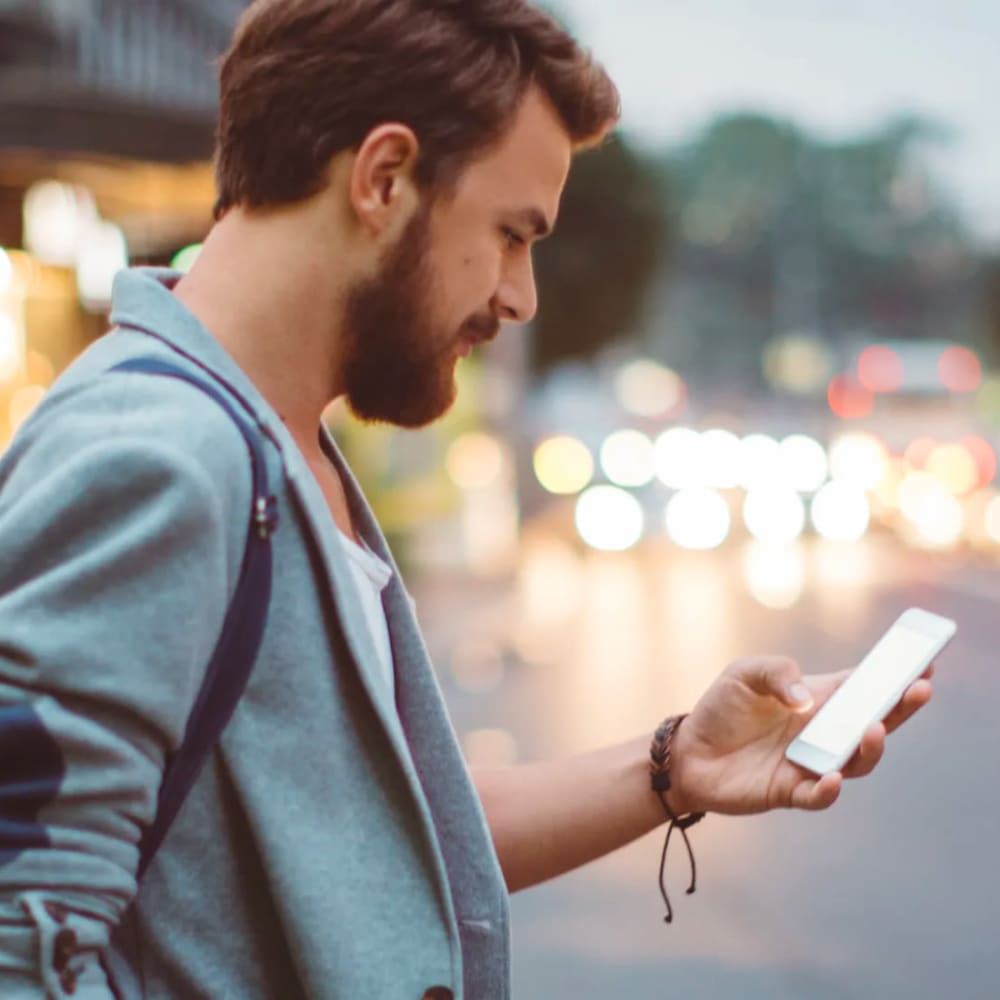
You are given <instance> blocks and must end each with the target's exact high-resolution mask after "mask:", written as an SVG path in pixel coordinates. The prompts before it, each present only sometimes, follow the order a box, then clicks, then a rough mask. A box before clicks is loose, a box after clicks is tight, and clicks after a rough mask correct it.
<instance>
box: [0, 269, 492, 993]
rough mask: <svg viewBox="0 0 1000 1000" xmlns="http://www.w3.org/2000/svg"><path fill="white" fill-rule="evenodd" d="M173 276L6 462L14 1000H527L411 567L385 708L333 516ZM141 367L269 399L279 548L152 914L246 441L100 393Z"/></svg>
mask: <svg viewBox="0 0 1000 1000" xmlns="http://www.w3.org/2000/svg"><path fill="white" fill-rule="evenodd" d="M175 278H176V276H175V275H172V274H171V273H170V272H165V271H153V270H133V271H129V272H123V273H122V274H120V275H119V277H118V279H117V281H116V284H115V291H114V310H113V313H112V323H113V324H115V327H116V328H115V329H114V330H113V331H112V332H111V333H109V334H108V335H107V336H105V337H103V338H102V339H101V340H99V341H98V342H97V343H96V344H94V345H93V346H92V347H91V348H90V349H89V350H88V351H87V352H85V353H84V355H83V356H81V357H80V358H79V359H78V360H77V361H76V362H75V363H74V364H73V365H72V366H71V367H70V368H69V369H68V370H67V371H66V372H65V373H64V374H63V376H62V377H61V378H60V379H59V380H58V382H57V383H56V385H55V386H54V388H53V389H52V391H51V392H50V393H49V394H48V395H47V396H46V398H45V399H44V400H43V402H42V404H41V405H40V407H39V408H38V410H37V411H36V412H35V414H34V415H33V416H32V417H31V419H30V420H29V421H28V423H27V424H26V425H25V426H24V427H23V428H22V429H21V431H20V432H19V434H18V435H17V437H16V439H15V442H14V444H13V446H12V447H11V449H10V450H9V452H8V453H7V454H6V455H5V456H4V458H3V459H2V461H0V996H2V997H4V998H5V1000H18V998H22V997H24V998H28V997H31V998H38V997H42V996H51V997H63V996H73V997H74V1000H81V998H85V1000H91V998H92V1000H109V998H110V997H111V992H110V988H109V986H108V973H111V974H112V976H113V978H114V979H115V980H116V981H117V984H118V987H119V989H120V991H121V994H122V996H123V997H124V998H125V1000H135V998H140V997H141V998H149V1000H159V998H183V1000H195V998H202V997H204V998H212V1000H226V998H232V1000H257V998H260V1000H264V998H275V1000H277V998H280V1000H295V998H298V997H309V998H316V1000H334V998H350V1000H358V998H362V997H375V998H378V1000H394V998H399V1000H419V998H420V997H422V996H423V995H424V993H425V991H427V990H428V989H429V988H431V987H434V986H438V987H443V988H444V990H439V991H437V993H436V994H432V995H437V996H448V995H449V994H448V993H447V990H451V991H453V994H454V996H456V997H461V996H465V997H466V998H470V1000H472V998H477V1000H478V998H493V997H506V996H508V995H509V978H510V977H509V959H508V953H509V942H508V937H509V935H508V909H507V903H508V900H507V893H506V888H505V886H504V883H503V878H502V875H501V872H500V869H499V865H498V863H497V858H496V855H495V853H494V850H493V845H492V842H491V840H490V836H489V831H488V829H487V826H486V822H485V819H484V816H483V813H482V809H481V807H480V804H479V801H478V799H477V796H476V794H475V791H474V789H473V787H472V784H471V782H470V780H469V776H468V773H467V771H466V768H465V765H464V763H463V760H462V758H461V755H460V752H459V749H458V746H457V743H456V740H455V736H454V733H453V730H452V728H451V725H450V723H449V721H448V718H447V715H446V711H445V708H444V704H443V702H442V699H441V695H440V691H439V689H438V687H437V683H436V680H435V677H434V673H433V671H432V668H431V665H430V663H429V661H428V657H427V652H426V649H425V647H424V644H423V642H422V639H421V636H420V631H419V628H418V625H417V622H416V619H415V617H414V612H413V607H412V601H411V600H410V599H409V597H408V595H407V592H406V590H405V588H404V586H403V583H402V581H401V579H400V577H399V573H398V570H395V567H394V576H393V580H392V582H391V583H390V584H389V587H388V588H387V590H386V592H385V593H386V597H385V606H386V612H387V616H388V621H389V628H390V636H391V640H392V650H393V657H394V665H395V672H396V691H395V697H393V693H392V692H391V691H389V690H388V689H387V688H386V686H385V684H384V682H381V681H380V679H379V671H378V667H377V656H376V652H375V650H374V649H373V648H372V647H371V642H370V639H369V637H368V634H367V632H366V629H365V625H364V619H363V617H362V613H361V609H360V606H359V602H358V599H357V597H356V594H355V592H354V590H353V587H352V580H351V577H350V569H349V567H348V566H347V565H346V564H345V562H344V560H343V556H342V554H341V547H340V545H339V544H338V539H337V538H336V535H335V531H336V528H335V526H334V523H333V520H332V518H331V516H330V514H329V511H328V508H327V506H326V503H325V500H324V498H323V495H322V493H321V492H320V490H319V488H318V486H317V485H316V483H315V481H314V479H313V477H312V475H311V474H310V472H309V470H308V468H307V466H306V463H305V461H304V459H303V457H302V456H301V454H300V452H299V451H298V449H297V448H296V446H295V444H294V443H293V441H292V439H291V437H290V436H289V434H288V433H287V431H286V429H285V427H284V425H283V424H282V422H281V419H280V418H279V417H278V415H277V414H276V413H275V412H274V411H273V410H272V409H271V408H270V407H269V406H268V404H267V403H266V402H265V401H264V399H263V398H262V397H261V396H260V394H259V393H258V392H257V390H256V389H255V388H254V386H253V385H252V384H251V383H250V381H249V380H248V379H247V378H246V376H245V375H244V374H243V373H242V371H241V370H240V369H239V368H238V367H237V366H236V365H235V363H234V362H233V361H232V360H231V359H230V358H229V356H228V355H227V354H226V353H225V352H224V351H223V350H222V348H221V346H220V345H219V344H218V343H217V342H216V341H215V340H214V339H213V338H212V337H211V336H210V334H209V333H208V332H207V331H206V330H205V329H204V327H202V326H201V325H200V324H199V322H198V321H197V320H196V319H195V318H194V317H193V316H192V315H191V314H190V313H189V312H188V311H187V310H186V309H185V308H184V307H183V306H182V305H181V304H180V303H179V302H178V300H177V299H176V298H175V297H174V296H173V295H172V294H171V292H170V285H171V283H172V281H173V280H175ZM133 325H135V326H139V327H143V328H145V330H146V331H147V332H139V331H137V330H136V329H133V328H132V327H133ZM139 355H144V356H145V355H159V356H163V357H166V358H170V359H171V360H173V361H175V362H176V361H180V362H181V363H184V364H190V365H191V366H192V367H193V368H195V369H197V368H201V369H202V370H208V371H209V372H211V373H213V374H214V375H215V376H216V377H218V378H220V379H222V380H224V381H225V382H226V383H228V384H229V385H230V386H231V387H232V388H234V389H236V390H237V391H238V392H239V394H240V395H242V396H243V397H244V398H245V399H246V400H247V401H249V403H250V406H251V408H252V409H253V411H254V413H255V415H256V417H257V419H258V420H259V421H260V423H261V425H262V426H263V427H264V428H265V429H266V431H267V433H268V434H269V435H270V437H271V439H272V442H273V445H274V446H273V447H271V448H269V452H270V465H271V468H270V470H269V471H270V474H271V478H272V483H273V484H275V485H276V486H277V487H278V489H277V493H278V505H279V509H280V516H281V525H280V527H279V530H278V532H277V534H276V535H275V536H274V541H273V545H274V587H273V596H272V600H271V608H270V615H269V618H268V622H267V628H266V630H265V633H264V639H263V644H262V648H261V653H260V656H259V658H258V661H257V664H256V667H255V669H254V673H253V675H252V677H251V679H250V683H249V686H248V688H247V691H246V694H245V695H244V697H243V699H242V701H241V703H240V705H239V707H238V708H237V711H236V713H235V715H234V717H233V719H232V721H231V722H230V724H229V727H228V728H227V730H226V732H225V735H224V736H223V739H222V741H221V744H220V745H219V747H218V748H217V750H216V752H215V753H214V755H213V757H212V759H211V760H210V761H209V763H208V765H207V766H206V768H205V770H204V772H203V773H202V775H201V777H200V778H199V780H198V782H197V783H196V785H195V787H194V789H193V790H192V792H191V794H190V796H189V798H188V800H187V802H186V804H185V805H184V807H183V809H182V810H181V813H180V815H179V817H178V819H177V821H176V822H175V824H174V826H173V828H172V829H171V831H170V833H169V834H168V836H167V839H166V841H165V842H164V845H163V847H162V848H161V850H160V852H159V854H158V855H157V857H156V859H155V861H154V862H153V865H152V867H151V868H150V870H149V872H148V873H147V875H146V876H145V878H144V879H143V882H142V885H141V887H140V888H139V890H138V895H136V880H135V871H136V864H137V859H138V851H137V845H138V840H139V836H140V833H141V830H142V829H143V827H144V826H145V825H146V824H148V823H149V821H150V820H151V818H152V816H153V815H154V811H155V804H156V794H157V788H158V785H159V781H160V776H161V773H162V767H163V762H164V759H165V755H166V754H167V753H168V752H169V751H170V750H171V748H174V747H176V746H177V745H178V742H179V740H180V738H181V735H182V733H183V729H184V724H185V720H186V717H187V715H188V712H189V710H190V707H191V703H192V700H193V698H194V695H195V693H196V692H197V690H198V687H199V685H200V683H201V679H202V672H203V670H204V667H205V665H206V664H207V662H208V659H209V656H210V654H211V651H212V649H213V647H214V645H215V641H216V639H217V637H218V633H219V629H220V626H221V623H222V620H223V616H224V614H225V610H226V607H227V606H228V602H229V599H230V597H231V595H232V592H233V589H234V587H235V584H236V580H237V578H238V574H239V566H240V560H241V558H242V555H243V545H244V540H245V531H246V524H247V517H248V516H249V505H250V473H249V464H248V458H247V452H246V446H245V444H244V442H243V440H242V438H241V437H240V435H239V433H238V431H237V430H236V428H235V427H234V426H233V425H232V423H231V422H230V420H229V418H228V417H227V416H226V415H225V414H224V412H223V411H222V410H221V409H220V408H219V406H218V405H217V404H216V403H215V402H213V401H212V400H210V399H209V398H207V397H206V396H205V395H204V394H203V393H201V392H200V391H199V390H197V389H195V388H193V387H192V386H190V385H188V384H186V383H184V382H180V381H178V380H176V379H171V378H164V377H156V376H150V375H144V374H133V373H120V372H115V373H109V372H108V371H107V369H108V368H110V367H111V366H113V365H115V364H117V363H118V362H119V361H121V360H123V359H125V358H129V357H134V356H139ZM326 445H327V448H328V451H329V454H330V456H331V458H332V460H333V461H334V462H335V463H336V464H337V465H338V467H339V470H340V473H341V475H342V477H343V479H344V482H345V486H346V488H347V492H348V499H349V502H350V504H351V507H352V509H353V515H354V517H355V519H356V523H357V524H358V526H359V528H360V531H361V533H362V534H363V535H364V537H365V539H366V541H367V543H368V544H369V545H370V546H371V548H372V549H373V550H374V551H375V552H376V553H377V554H378V555H380V556H381V557H382V558H383V559H385V560H386V561H389V562H390V563H391V557H390V555H389V552H388V550H387V548H386V544H385V540H384V538H383V537H382V534H381V532H380V531H379V529H378V526H377V525H376V523H375V521H374V519H373V517H372V515H371V512H370V510H369V508H368V506H367V505H366V503H365V501H364V499H363V497H362V495H361V492H360V490H359V489H358V486H357V484H356V482H355V481H354V479H353V477H352V476H351V474H350V472H349V470H348V469H347V468H346V466H345V465H344V462H343V460H342V458H341V457H340V455H339V454H338V452H337V450H336V448H335V446H334V445H333V442H332V440H327V441H326ZM109 944H110V947H109Z"/></svg>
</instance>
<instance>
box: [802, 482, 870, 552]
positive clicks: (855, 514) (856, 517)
mask: <svg viewBox="0 0 1000 1000" xmlns="http://www.w3.org/2000/svg"><path fill="white" fill-rule="evenodd" d="M810 514H811V517H812V523H813V527H814V528H815V529H816V532H817V534H819V535H820V536H822V537H823V538H826V539H829V540H830V541H833V542H856V541H858V540H859V539H861V538H863V537H864V535H865V532H866V531H867V530H868V525H869V523H870V521H871V507H870V506H869V504H868V497H867V496H865V493H864V491H863V490H859V489H858V488H857V487H854V486H848V485H847V484H846V483H842V482H832V483H827V484H826V486H824V487H823V488H822V489H820V491H819V492H818V493H817V494H816V496H815V497H814V498H813V502H812V508H811V510H810Z"/></svg>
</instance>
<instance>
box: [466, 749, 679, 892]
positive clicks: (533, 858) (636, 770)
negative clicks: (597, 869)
mask: <svg viewBox="0 0 1000 1000" xmlns="http://www.w3.org/2000/svg"><path fill="white" fill-rule="evenodd" d="M473 780H474V781H475V783H476V787H477V789H478V791H479V795H480V798H481V799H482V803H483V808H484V810H485V811H486V818H487V820H488V822H489V825H490V831H491V833H492V835H493V843H494V845H495V847H496V851H497V855H498V857H499V859H500V865H501V867H502V869H503V873H504V877H505V879H506V881H507V887H508V888H509V889H510V891H511V892H516V891H517V890H519V889H525V888H527V887H528V886H532V885H536V884H537V883H539V882H544V881H545V880H546V879H550V878H554V877H555V876H557V875H561V874H563V873H564V872H567V871H571V870H572V869H574V868H578V867H579V866H580V865H583V864H586V863H587V862H588V861H593V860H594V859H595V858H599V857H602V856H603V855H605V854H608V853H610V852H611V851H613V850H616V849H617V848H619V847H622V846H624V845H625V844H628V843H630V842H631V841H633V840H635V839H637V838H638V837H641V836H642V835H643V834H645V833H648V832H649V831H650V830H652V829H654V828H655V827H656V826H658V825H659V824H661V823H662V822H663V821H664V819H665V813H664V810H663V804H662V803H661V802H660V800H659V798H658V797H657V796H656V794H655V793H654V792H653V791H652V790H651V788H650V781H649V738H648V737H640V738H639V739H636V740H633V741H631V742H629V743H625V744H622V745H620V746H615V747H609V748H607V749H604V750H598V751H596V752H594V753H589V754H586V755H583V756H579V757H574V758H571V759H568V760H561V761H553V762H547V763H539V764H525V765H520V766H517V767H510V768H505V769H502V770H489V771H486V770H484V771H476V772H474V773H473ZM673 805H674V803H673V802H671V806H672V807H673Z"/></svg>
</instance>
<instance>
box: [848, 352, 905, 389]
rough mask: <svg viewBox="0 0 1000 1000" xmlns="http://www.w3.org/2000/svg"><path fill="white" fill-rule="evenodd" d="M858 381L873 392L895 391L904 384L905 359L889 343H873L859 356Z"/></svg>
mask: <svg viewBox="0 0 1000 1000" xmlns="http://www.w3.org/2000/svg"><path fill="white" fill-rule="evenodd" d="M858 381H859V382H860V383H861V385H862V386H863V387H864V388H865V389H868V390H870V391H871V392H895V391H896V390H897V389H898V388H899V387H900V386H901V385H902V384H903V360H902V358H900V356H899V355H898V354H897V353H896V352H895V351H894V350H893V349H892V348H891V347H889V346H888V344H872V345H871V346H869V347H866V348H865V349H864V350H863V351H862V352H861V355H860V357H859V358H858Z"/></svg>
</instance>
